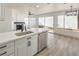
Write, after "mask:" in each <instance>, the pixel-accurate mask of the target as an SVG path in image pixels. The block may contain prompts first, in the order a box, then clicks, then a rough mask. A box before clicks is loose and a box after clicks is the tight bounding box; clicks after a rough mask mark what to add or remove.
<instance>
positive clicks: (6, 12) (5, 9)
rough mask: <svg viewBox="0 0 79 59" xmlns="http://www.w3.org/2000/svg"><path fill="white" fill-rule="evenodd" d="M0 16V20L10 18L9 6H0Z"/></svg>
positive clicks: (10, 9)
mask: <svg viewBox="0 0 79 59" xmlns="http://www.w3.org/2000/svg"><path fill="white" fill-rule="evenodd" d="M0 12H1V13H0V16H1V17H2V18H10V17H12V8H11V7H10V5H5V4H0Z"/></svg>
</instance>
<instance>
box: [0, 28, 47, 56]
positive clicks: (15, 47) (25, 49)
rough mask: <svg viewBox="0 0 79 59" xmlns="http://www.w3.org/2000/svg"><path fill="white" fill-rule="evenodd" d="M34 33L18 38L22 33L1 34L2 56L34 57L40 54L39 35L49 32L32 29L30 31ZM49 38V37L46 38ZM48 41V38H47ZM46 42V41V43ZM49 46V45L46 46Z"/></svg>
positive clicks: (0, 48)
mask: <svg viewBox="0 0 79 59" xmlns="http://www.w3.org/2000/svg"><path fill="white" fill-rule="evenodd" d="M28 31H32V33H29V34H26V35H21V36H17V35H15V34H16V33H20V32H21V31H11V32H6V33H0V56H14V55H15V56H33V55H35V54H36V53H37V52H38V48H39V44H38V43H39V40H38V39H39V38H38V37H39V34H41V33H46V34H47V30H45V29H39V28H32V29H28V30H27V32H28ZM45 37H47V36H45ZM45 39H46V40H47V38H45ZM45 42H46V41H45ZM44 46H47V45H44Z"/></svg>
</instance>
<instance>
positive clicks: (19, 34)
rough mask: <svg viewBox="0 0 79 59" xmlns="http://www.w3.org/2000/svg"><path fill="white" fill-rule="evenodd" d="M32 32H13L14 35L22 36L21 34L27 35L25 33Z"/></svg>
mask: <svg viewBox="0 0 79 59" xmlns="http://www.w3.org/2000/svg"><path fill="white" fill-rule="evenodd" d="M31 33H33V32H32V31H27V32H19V33H15V35H16V36H22V35H27V34H31Z"/></svg>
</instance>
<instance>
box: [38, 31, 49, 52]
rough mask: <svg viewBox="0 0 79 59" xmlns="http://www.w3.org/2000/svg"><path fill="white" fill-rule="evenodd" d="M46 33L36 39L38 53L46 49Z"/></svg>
mask: <svg viewBox="0 0 79 59" xmlns="http://www.w3.org/2000/svg"><path fill="white" fill-rule="evenodd" d="M47 38H48V37H47V32H42V33H40V34H39V37H38V51H41V50H42V49H44V48H45V47H47Z"/></svg>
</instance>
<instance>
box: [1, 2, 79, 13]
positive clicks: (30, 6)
mask: <svg viewBox="0 0 79 59" xmlns="http://www.w3.org/2000/svg"><path fill="white" fill-rule="evenodd" d="M2 5H5V6H9V7H11V8H17V9H18V10H24V11H31V12H32V13H34V14H44V13H49V12H56V11H63V10H64V11H65V10H68V9H70V6H71V5H72V6H73V9H74V8H77V9H78V8H79V4H78V3H5V4H2ZM36 6H38V7H36Z"/></svg>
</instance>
